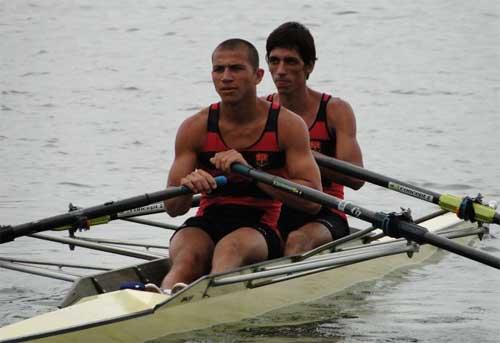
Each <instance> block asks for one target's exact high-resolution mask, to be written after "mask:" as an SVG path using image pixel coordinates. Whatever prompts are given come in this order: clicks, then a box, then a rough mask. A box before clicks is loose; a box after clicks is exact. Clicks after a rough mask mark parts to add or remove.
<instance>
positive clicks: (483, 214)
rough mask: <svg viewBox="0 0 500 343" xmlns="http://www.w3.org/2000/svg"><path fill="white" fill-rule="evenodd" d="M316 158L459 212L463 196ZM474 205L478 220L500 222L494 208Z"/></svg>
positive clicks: (321, 163) (374, 182) (319, 157)
mask: <svg viewBox="0 0 500 343" xmlns="http://www.w3.org/2000/svg"><path fill="white" fill-rule="evenodd" d="M315 158H316V162H317V163H318V165H320V166H322V167H325V168H331V169H333V170H336V171H338V172H339V173H342V174H345V175H349V176H352V177H355V178H357V179H360V180H364V181H367V182H370V183H373V184H375V185H378V186H381V187H384V188H388V189H391V190H393V191H396V192H399V193H402V194H406V195H409V196H411V197H414V198H417V199H421V200H424V201H427V202H430V203H433V204H436V205H439V206H440V207H441V208H442V209H444V210H447V211H449V212H452V213H457V211H458V210H459V208H460V205H461V202H462V197H457V196H454V195H450V194H440V193H436V192H433V191H431V190H429V189H425V188H422V187H419V186H415V185H412V184H410V183H407V182H404V181H400V180H397V179H394V178H391V177H388V176H385V175H382V174H378V173H375V172H373V171H370V170H367V169H364V168H361V167H358V166H356V165H354V164H351V163H348V162H345V161H341V160H337V159H335V158H332V157H328V156H325V155H319V154H316V155H315ZM473 207H474V213H475V219H476V220H478V221H481V222H486V223H495V224H500V214H499V213H496V212H495V210H494V209H493V208H491V207H489V206H485V205H482V204H479V203H474V204H473Z"/></svg>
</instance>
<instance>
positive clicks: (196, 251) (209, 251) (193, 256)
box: [161, 227, 214, 289]
mask: <svg viewBox="0 0 500 343" xmlns="http://www.w3.org/2000/svg"><path fill="white" fill-rule="evenodd" d="M213 252H214V243H213V241H212V239H211V238H210V236H209V235H208V234H207V233H206V232H205V231H203V230H202V229H200V228H196V227H187V228H184V229H182V230H181V231H179V232H178V233H176V234H175V236H174V238H173V239H172V241H171V242H170V248H169V254H170V261H171V264H172V267H171V268H170V271H169V272H168V274H167V275H166V276H165V278H164V279H163V281H162V283H161V287H162V288H167V289H171V288H172V286H173V285H175V284H176V283H178V282H184V283H187V284H189V283H190V282H192V281H194V280H196V279H197V278H199V277H200V276H203V275H205V274H207V273H208V271H209V270H210V263H211V260H212V255H213Z"/></svg>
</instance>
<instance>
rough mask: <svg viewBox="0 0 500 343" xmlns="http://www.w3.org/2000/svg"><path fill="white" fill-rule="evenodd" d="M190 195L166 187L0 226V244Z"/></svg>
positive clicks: (220, 180) (184, 190) (220, 179)
mask: <svg viewBox="0 0 500 343" xmlns="http://www.w3.org/2000/svg"><path fill="white" fill-rule="evenodd" d="M215 179H216V182H217V185H218V186H223V185H224V184H226V183H227V179H226V177H224V176H220V177H216V178H215ZM190 193H191V190H190V189H189V188H187V187H184V186H180V187H168V188H167V189H165V190H162V191H158V192H154V193H146V194H144V195H139V196H135V197H132V198H127V199H123V200H118V201H110V202H107V203H104V204H102V205H97V206H93V207H87V208H82V209H77V210H74V211H70V212H68V213H64V214H60V215H57V216H53V217H48V218H45V219H41V220H39V221H36V222H29V223H25V224H20V225H15V226H10V225H9V226H2V227H0V243H5V242H10V241H13V240H14V239H15V238H17V237H21V236H26V235H30V234H33V233H36V232H41V231H46V230H51V229H54V228H59V227H64V226H67V225H69V226H75V225H76V226H80V227H88V221H89V220H92V219H96V218H102V217H105V216H111V215H113V214H116V213H119V212H123V211H127V210H131V209H134V208H137V207H141V206H147V205H150V204H153V203H156V202H159V201H163V200H166V199H170V198H174V197H177V196H180V195H186V194H190Z"/></svg>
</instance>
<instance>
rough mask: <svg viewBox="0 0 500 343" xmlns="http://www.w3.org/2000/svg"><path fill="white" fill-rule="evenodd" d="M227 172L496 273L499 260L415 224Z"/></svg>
mask: <svg viewBox="0 0 500 343" xmlns="http://www.w3.org/2000/svg"><path fill="white" fill-rule="evenodd" d="M231 170H232V171H233V172H235V173H239V174H242V175H246V176H249V177H251V178H253V179H255V180H256V181H259V182H262V183H265V184H268V185H271V186H273V187H275V188H277V189H280V190H283V191H286V192H289V193H292V194H295V195H296V196H299V197H302V198H304V199H307V200H310V201H314V202H317V203H319V204H321V205H324V206H327V207H331V208H336V209H337V210H339V211H342V212H344V213H347V214H350V215H351V216H354V217H356V218H359V219H361V220H364V221H367V222H370V223H372V224H373V225H374V226H376V227H379V228H382V229H383V230H384V232H385V233H386V234H387V235H390V236H392V237H405V238H407V239H410V240H414V241H416V242H417V243H429V244H432V245H435V246H437V247H439V248H442V249H445V250H448V251H451V252H454V253H457V254H460V255H461V256H464V257H467V258H470V259H472V260H475V261H477V262H481V263H484V264H486V265H489V266H491V267H494V268H497V269H500V258H498V257H496V256H493V255H490V254H486V253H483V252H481V251H479V250H476V249H472V248H470V247H467V246H463V245H461V244H458V243H455V242H452V241H450V240H449V239H446V238H444V237H440V236H437V235H435V234H432V233H430V232H428V231H427V229H425V228H423V227H421V226H419V225H417V224H414V223H410V222H407V221H405V220H402V219H401V218H400V217H398V216H394V214H387V213H383V212H373V211H370V210H368V209H365V208H363V207H361V206H358V205H355V204H353V203H352V202H350V201H346V200H340V199H338V198H336V197H334V196H332V195H329V194H326V193H323V192H320V191H318V190H316V189H313V188H310V187H306V186H303V185H300V184H297V183H294V182H291V181H289V180H286V179H284V178H282V177H279V176H275V175H271V174H267V173H265V172H262V171H258V170H255V169H253V168H251V167H249V166H246V165H243V164H240V163H234V164H232V165H231Z"/></svg>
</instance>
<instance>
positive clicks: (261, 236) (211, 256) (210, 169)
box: [161, 39, 321, 290]
mask: <svg viewBox="0 0 500 343" xmlns="http://www.w3.org/2000/svg"><path fill="white" fill-rule="evenodd" d="M263 74H264V71H263V70H262V69H261V68H259V57H258V53H257V50H256V49H255V47H254V46H253V45H252V44H251V43H249V42H247V41H245V40H242V39H230V40H227V41H224V42H222V43H221V44H219V45H218V46H217V47H216V48H215V50H214V52H213V54H212V81H213V83H214V86H215V89H216V91H217V93H218V94H219V96H220V99H221V101H220V102H219V103H216V104H213V105H211V106H209V107H208V108H205V109H203V110H201V111H200V112H198V113H196V114H195V115H193V116H191V117H189V118H188V119H186V120H185V121H184V122H183V123H182V125H181V126H180V128H179V130H178V132H177V137H176V143H175V159H174V162H173V164H172V166H171V168H170V173H169V176H168V185H169V186H178V185H184V186H186V187H189V188H190V189H191V190H192V191H193V192H195V193H202V197H201V201H200V206H199V209H198V212H197V213H196V215H195V216H194V217H191V218H189V219H187V220H186V222H185V223H184V224H183V225H181V228H180V229H179V230H178V231H176V232H175V234H174V235H173V237H172V238H171V241H170V249H169V251H170V261H171V268H170V271H169V272H168V274H167V275H166V276H165V278H164V280H163V282H162V284H161V288H162V289H164V290H165V289H166V290H170V289H172V288H173V287H174V286H175V285H176V284H178V283H190V282H192V281H194V280H195V279H197V278H199V277H200V276H202V275H204V274H207V273H209V272H210V273H217V272H223V271H227V270H230V269H233V268H236V267H239V266H243V265H247V264H251V263H255V262H259V261H263V260H266V259H268V258H275V257H278V256H280V255H281V254H282V239H281V237H280V234H279V231H278V228H277V222H278V217H279V213H280V208H281V201H285V202H287V203H288V204H289V205H290V206H294V207H297V208H302V209H303V210H305V211H307V212H309V213H316V212H317V211H318V210H319V208H320V207H319V205H317V204H315V203H312V202H309V201H306V200H303V199H299V198H296V197H295V196H293V195H290V194H288V193H285V192H282V191H278V190H276V189H274V188H272V187H270V186H268V185H265V184H261V183H258V182H253V181H252V180H250V179H248V178H246V177H243V176H240V175H236V174H232V173H231V171H230V166H231V164H232V163H234V162H239V163H242V164H246V165H251V166H252V167H255V168H257V169H262V170H265V171H267V172H270V173H274V174H278V175H285V174H286V175H287V177H288V178H289V179H291V180H292V181H294V182H297V183H300V184H302V185H305V186H309V187H313V188H315V189H319V190H321V180H320V174H319V168H318V166H317V165H316V163H315V161H314V157H313V155H312V152H311V150H310V148H309V141H308V137H309V136H308V132H307V127H306V126H305V124H304V121H303V120H302V119H301V118H300V117H299V116H297V115H296V114H294V113H292V112H290V111H288V110H286V109H284V108H283V107H280V106H279V105H277V104H271V103H269V102H267V101H265V100H262V99H259V98H258V97H257V90H256V88H257V85H258V84H259V83H260V81H261V80H262V77H263ZM221 174H225V175H227V176H228V179H229V182H228V184H227V185H226V186H224V187H221V188H220V189H218V188H217V185H216V183H215V181H214V176H217V175H221ZM191 203H192V196H191V195H186V196H181V197H177V198H173V199H169V200H167V201H166V202H165V206H166V210H167V213H168V214H169V215H171V216H178V215H182V214H184V213H186V212H187V211H188V210H189V209H190V208H191Z"/></svg>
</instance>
